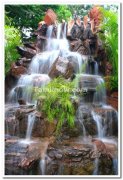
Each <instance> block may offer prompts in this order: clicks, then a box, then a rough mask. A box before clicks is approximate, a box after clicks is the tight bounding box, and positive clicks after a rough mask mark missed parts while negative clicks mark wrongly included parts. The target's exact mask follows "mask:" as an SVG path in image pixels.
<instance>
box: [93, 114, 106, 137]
mask: <svg viewBox="0 0 123 180" xmlns="http://www.w3.org/2000/svg"><path fill="white" fill-rule="evenodd" d="M92 116H93V119H94V121H95V122H96V125H97V132H98V138H102V137H103V134H104V133H103V127H102V117H101V116H100V115H98V114H97V113H95V112H94V111H92Z"/></svg>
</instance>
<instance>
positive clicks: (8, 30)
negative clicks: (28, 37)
mask: <svg viewBox="0 0 123 180" xmlns="http://www.w3.org/2000/svg"><path fill="white" fill-rule="evenodd" d="M19 44H21V35H20V33H19V30H17V29H16V28H14V27H12V26H11V27H10V26H7V25H5V73H7V72H8V71H9V69H10V66H11V64H12V62H14V61H15V60H17V59H18V58H19V54H18V53H17V50H16V46H17V45H19Z"/></svg>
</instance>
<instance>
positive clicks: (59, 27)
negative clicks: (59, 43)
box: [57, 24, 62, 39]
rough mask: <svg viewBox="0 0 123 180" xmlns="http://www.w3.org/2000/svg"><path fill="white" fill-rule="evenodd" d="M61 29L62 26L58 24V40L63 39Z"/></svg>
mask: <svg viewBox="0 0 123 180" xmlns="http://www.w3.org/2000/svg"><path fill="white" fill-rule="evenodd" d="M61 28H62V24H58V26H57V39H60V38H61Z"/></svg>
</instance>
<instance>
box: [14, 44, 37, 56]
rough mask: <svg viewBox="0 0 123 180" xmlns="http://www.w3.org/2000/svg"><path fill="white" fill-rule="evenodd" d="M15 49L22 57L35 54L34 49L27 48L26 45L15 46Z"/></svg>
mask: <svg viewBox="0 0 123 180" xmlns="http://www.w3.org/2000/svg"><path fill="white" fill-rule="evenodd" d="M17 50H18V53H19V54H20V55H21V56H22V57H26V58H27V59H28V58H33V56H35V55H36V52H37V51H36V50H34V49H32V48H28V47H21V46H17Z"/></svg>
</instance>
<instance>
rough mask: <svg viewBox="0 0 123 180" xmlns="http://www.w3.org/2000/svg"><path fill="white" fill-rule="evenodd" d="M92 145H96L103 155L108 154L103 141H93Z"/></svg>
mask: <svg viewBox="0 0 123 180" xmlns="http://www.w3.org/2000/svg"><path fill="white" fill-rule="evenodd" d="M92 143H94V144H95V145H96V148H97V151H98V152H101V153H102V154H106V152H107V150H106V146H105V144H104V143H103V142H102V141H101V140H98V139H92Z"/></svg>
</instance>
